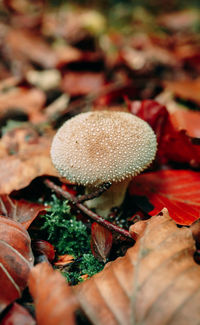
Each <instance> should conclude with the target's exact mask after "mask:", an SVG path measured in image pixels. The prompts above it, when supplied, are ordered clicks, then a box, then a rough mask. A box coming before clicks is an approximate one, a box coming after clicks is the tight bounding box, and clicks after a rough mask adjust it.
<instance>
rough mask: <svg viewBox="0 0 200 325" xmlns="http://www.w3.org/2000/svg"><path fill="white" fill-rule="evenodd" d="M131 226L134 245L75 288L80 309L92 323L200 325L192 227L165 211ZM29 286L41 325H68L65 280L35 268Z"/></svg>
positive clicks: (199, 282)
mask: <svg viewBox="0 0 200 325" xmlns="http://www.w3.org/2000/svg"><path fill="white" fill-rule="evenodd" d="M132 228H133V229H132V231H134V232H135V233H137V234H138V241H137V243H136V244H135V246H134V247H132V248H130V249H129V250H128V251H127V254H126V255H125V256H124V257H120V258H118V259H117V260H116V261H114V262H111V263H109V264H107V266H106V267H105V268H104V270H103V271H101V272H100V273H99V274H97V275H95V276H93V277H92V278H91V279H89V280H87V281H85V282H83V283H82V284H80V285H77V286H75V287H73V292H74V294H75V295H76V298H77V299H78V301H79V308H81V309H82V310H83V312H84V313H85V314H86V316H87V317H88V318H89V320H90V321H91V323H92V324H95V325H104V324H109V325H119V324H120V325H124V324H126V325H135V324H137V325H141V324H142V325H152V324H153V325H166V324H167V325H177V324H181V325H188V324H198V323H199V319H200V308H199V299H200V266H199V265H198V264H196V263H195V262H194V259H193V254H194V251H195V242H194V240H193V237H192V231H191V229H190V228H178V227H177V226H176V224H175V222H174V221H173V220H172V219H171V218H170V216H169V214H168V211H167V209H166V208H164V209H163V210H162V211H161V212H160V213H159V215H156V216H154V217H152V218H151V219H150V220H148V221H141V222H138V223H136V224H135V225H134V226H132ZM29 283H30V284H29V285H30V290H31V293H32V295H33V297H34V299H35V301H36V314H37V315H38V316H37V317H38V320H39V321H40V322H39V324H42V325H43V324H52V323H48V321H49V320H50V319H52V320H53V321H55V323H56V324H70V323H67V321H66V317H67V316H69V310H71V311H72V310H75V307H72V309H70V308H71V307H70V303H68V302H69V301H71V300H67V299H64V297H65V295H67V294H68V293H66V292H68V291H69V287H68V286H67V285H64V279H63V280H62V279H60V275H59V274H58V273H57V272H53V270H52V269H50V268H49V266H48V265H46V264H40V265H38V266H37V267H36V268H34V269H33V271H32V275H31V279H30V282H29ZM54 286H55V287H54ZM62 290H63V292H64V293H61V294H60V291H61V292H62ZM65 290H66V292H65ZM70 294H71V293H70ZM63 295H64V296H63ZM47 297H48V300H47ZM49 297H50V298H49ZM69 299H73V298H69ZM72 306H76V308H77V305H73V304H72ZM42 315H45V316H42ZM43 317H44V318H43Z"/></svg>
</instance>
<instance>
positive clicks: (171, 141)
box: [128, 100, 200, 167]
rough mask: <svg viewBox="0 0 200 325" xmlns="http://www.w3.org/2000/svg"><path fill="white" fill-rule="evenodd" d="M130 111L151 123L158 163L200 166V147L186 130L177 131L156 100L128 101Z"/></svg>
mask: <svg viewBox="0 0 200 325" xmlns="http://www.w3.org/2000/svg"><path fill="white" fill-rule="evenodd" d="M128 108H129V111H130V112H131V113H133V114H135V115H137V116H138V117H140V118H142V119H143V120H145V121H146V122H147V123H149V124H150V125H151V127H152V129H153V130H154V132H155V134H156V136H157V142H158V150H157V161H158V162H159V163H160V164H163V163H167V162H168V161H169V162H170V161H174V162H179V163H188V164H190V165H191V166H192V167H199V166H200V145H198V144H196V141H194V140H195V139H193V138H192V137H190V136H188V135H187V133H186V131H185V130H177V129H176V128H175V127H174V125H173V124H172V122H171V120H170V115H169V113H168V111H167V109H166V107H165V106H164V105H161V104H160V103H158V102H156V101H154V100H143V101H133V102H131V101H128Z"/></svg>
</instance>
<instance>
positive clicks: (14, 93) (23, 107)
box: [0, 87, 46, 122]
mask: <svg viewBox="0 0 200 325" xmlns="http://www.w3.org/2000/svg"><path fill="white" fill-rule="evenodd" d="M45 100H46V96H45V94H44V92H42V91H41V90H39V89H37V88H31V89H28V88H24V87H13V88H10V89H9V90H7V91H6V92H1V93H0V118H2V117H5V116H7V115H9V114H11V113H13V114H14V113H21V114H27V115H28V116H29V119H30V121H32V122H40V121H41V120H42V118H43V116H42V114H41V113H40V112H41V110H42V107H43V106H44V104H45Z"/></svg>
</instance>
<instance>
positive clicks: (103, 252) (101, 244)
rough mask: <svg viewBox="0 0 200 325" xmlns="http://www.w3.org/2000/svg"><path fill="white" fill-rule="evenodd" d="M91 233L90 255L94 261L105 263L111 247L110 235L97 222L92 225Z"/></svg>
mask: <svg viewBox="0 0 200 325" xmlns="http://www.w3.org/2000/svg"><path fill="white" fill-rule="evenodd" d="M91 233H92V239H91V250H92V253H93V255H94V257H96V259H98V260H100V261H103V262H104V263H105V262H106V258H107V257H108V255H109V253H110V249H111V247H112V233H111V232H110V231H109V230H107V229H106V228H104V227H102V226H100V225H99V224H98V223H97V222H94V223H93V224H92V229H91Z"/></svg>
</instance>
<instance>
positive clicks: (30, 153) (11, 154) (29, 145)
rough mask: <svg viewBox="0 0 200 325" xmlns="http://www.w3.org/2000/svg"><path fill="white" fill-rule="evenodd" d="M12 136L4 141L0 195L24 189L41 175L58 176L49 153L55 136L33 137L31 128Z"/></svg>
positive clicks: (0, 149) (2, 145) (13, 131)
mask: <svg viewBox="0 0 200 325" xmlns="http://www.w3.org/2000/svg"><path fill="white" fill-rule="evenodd" d="M19 133H20V136H19ZM9 134H10V136H9V135H8V134H7V133H6V134H5V136H3V138H2V139H1V141H0V157H1V159H0V174H1V175H2V177H1V179H0V194H10V193H11V192H12V191H14V190H19V189H22V188H24V187H26V186H28V185H29V184H30V182H31V181H32V180H33V179H34V178H36V177H38V176H43V175H51V176H58V174H57V172H56V170H55V169H54V167H53V165H52V163H51V159H50V154H49V152H50V145H51V141H52V135H48V136H38V135H36V136H34V137H32V133H31V129H27V130H26V131H25V132H24V131H23V132H22V129H20V128H19V129H15V130H12V131H11V132H10V133H9ZM30 135H31V136H30Z"/></svg>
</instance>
